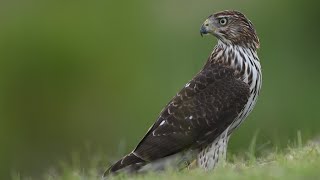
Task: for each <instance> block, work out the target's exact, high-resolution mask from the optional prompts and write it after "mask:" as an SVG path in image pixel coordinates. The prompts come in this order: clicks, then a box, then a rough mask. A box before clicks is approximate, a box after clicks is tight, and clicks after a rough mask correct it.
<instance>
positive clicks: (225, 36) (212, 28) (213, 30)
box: [200, 10, 260, 49]
mask: <svg viewBox="0 0 320 180" xmlns="http://www.w3.org/2000/svg"><path fill="white" fill-rule="evenodd" d="M200 34H201V36H202V35H203V34H212V35H214V36H216V37H217V38H218V39H219V40H220V41H222V42H223V43H225V44H231V45H244V46H251V47H254V48H256V49H258V48H259V45H260V43H259V39H258V36H257V34H256V31H255V29H254V27H253V24H252V23H251V22H250V20H249V19H247V18H246V17H245V16H244V15H243V14H242V13H240V12H238V11H229V10H226V11H222V12H218V13H215V14H212V15H210V16H209V17H208V19H206V20H205V21H204V23H203V24H202V26H201V28H200Z"/></svg>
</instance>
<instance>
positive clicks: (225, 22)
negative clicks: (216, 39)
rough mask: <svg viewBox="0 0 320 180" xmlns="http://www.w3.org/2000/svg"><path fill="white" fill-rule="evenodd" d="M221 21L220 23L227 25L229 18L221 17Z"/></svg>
mask: <svg viewBox="0 0 320 180" xmlns="http://www.w3.org/2000/svg"><path fill="white" fill-rule="evenodd" d="M219 23H220V24H221V25H222V26H224V25H226V24H227V23H228V20H227V19H226V18H221V19H220V20H219Z"/></svg>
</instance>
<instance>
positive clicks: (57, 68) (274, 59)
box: [0, 0, 320, 176]
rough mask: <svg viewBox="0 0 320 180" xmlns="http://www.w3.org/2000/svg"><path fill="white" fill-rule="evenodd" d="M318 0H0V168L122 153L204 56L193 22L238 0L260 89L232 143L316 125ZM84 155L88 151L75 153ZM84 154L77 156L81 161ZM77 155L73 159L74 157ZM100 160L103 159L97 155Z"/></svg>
mask: <svg viewBox="0 0 320 180" xmlns="http://www.w3.org/2000/svg"><path fill="white" fill-rule="evenodd" d="M319 5H320V3H319V2H317V1H310V2H309V1H304V0H282V1H278V0H268V1H263V0H241V1H239V0H228V1H226V0H199V1H194V0H161V1H150V0H140V1H139V0H138V1H116V0H93V1H84V0H78V1H73V0H70V1H53V0H52V1H48V0H46V1H40V0H29V1H23V0H1V1H0V170H1V174H8V173H10V172H12V171H14V172H20V173H21V175H22V176H36V175H37V174H39V173H42V172H43V171H45V170H46V169H47V168H49V167H50V166H54V165H55V164H57V162H59V161H68V160H70V159H72V157H73V155H72V154H73V153H74V152H77V153H78V155H77V156H79V158H80V159H81V158H82V156H86V157H85V158H84V159H86V160H90V159H91V157H94V154H95V153H96V152H100V153H102V154H105V155H106V156H107V157H110V159H113V158H116V157H119V156H120V155H121V154H123V153H125V152H128V151H129V150H131V149H132V148H134V146H135V145H136V143H137V142H138V141H139V139H140V138H141V137H142V136H143V135H144V133H145V132H146V131H147V129H148V128H149V126H151V124H152V123H153V121H154V120H155V119H156V117H157V116H158V114H159V112H160V110H161V109H162V108H163V107H164V105H165V104H166V103H167V102H168V101H169V100H170V99H171V98H172V97H173V96H174V95H175V93H176V92H177V91H178V90H179V89H180V88H182V87H183V86H184V84H185V83H186V82H188V80H189V79H191V78H192V77H193V75H194V74H195V73H197V72H198V71H199V69H200V68H201V67H202V65H203V64H204V63H205V61H206V58H207V56H208V55H209V53H210V52H211V50H212V48H213V46H214V44H215V43H216V40H215V39H214V38H213V37H205V38H201V37H200V35H199V27H200V25H201V24H202V22H203V21H204V20H205V18H206V17H207V16H208V15H210V14H211V13H213V12H217V11H220V10H224V9H237V10H240V11H242V12H243V13H245V14H246V15H247V16H248V17H249V18H250V19H251V20H252V22H253V23H254V25H255V27H256V30H257V32H258V35H259V37H260V41H261V49H260V50H259V56H260V59H261V63H262V67H263V89H262V93H261V96H260V98H259V101H258V104H257V106H256V108H255V110H254V111H253V113H252V114H251V115H250V117H249V118H248V120H247V121H246V122H245V123H244V124H243V125H242V127H241V128H240V129H239V130H238V131H237V132H236V133H234V135H233V137H232V139H231V142H230V153H236V154H237V153H239V152H245V151H247V150H248V146H249V144H250V142H251V140H252V137H253V136H254V135H255V134H257V132H259V133H258V136H257V145H258V146H259V145H265V144H267V145H268V147H275V146H276V147H279V148H284V147H286V146H287V145H288V143H290V141H291V142H292V141H294V140H295V139H296V136H297V132H298V131H301V134H302V137H303V140H304V142H306V141H307V140H310V139H313V138H315V137H317V135H319V132H320V113H319V107H320V97H319V92H320V84H319V75H320V71H319V66H320V59H319V51H320V49H319V47H320V46H319V41H320V35H319V32H320V21H319V19H318V18H319V9H318V7H319ZM83 154H85V155H83ZM86 160H83V161H82V163H83V164H86ZM79 161H80V160H79ZM107 163H108V161H107V159H106V165H107Z"/></svg>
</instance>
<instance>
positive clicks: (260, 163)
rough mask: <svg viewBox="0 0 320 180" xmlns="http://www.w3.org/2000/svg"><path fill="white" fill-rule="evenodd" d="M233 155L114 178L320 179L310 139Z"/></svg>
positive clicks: (68, 175) (67, 171)
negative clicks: (212, 163)
mask: <svg viewBox="0 0 320 180" xmlns="http://www.w3.org/2000/svg"><path fill="white" fill-rule="evenodd" d="M251 150H252V149H251ZM251 150H250V151H251ZM229 157H230V156H229ZM230 159H231V160H229V161H228V162H227V163H226V164H225V165H223V166H219V167H217V168H216V169H215V170H214V171H211V172H207V173H206V172H203V171H202V170H200V169H195V170H184V171H180V172H164V173H160V174H159V173H152V172H151V173H150V174H145V175H139V176H126V175H119V176H117V177H113V178H110V179H131V180H149V179H151V180H153V179H155V180H157V179H159V180H160V179H169V180H176V179H177V180H178V179H183V180H185V179H186V180H188V179H190V180H191V179H196V180H202V179H203V180H206V179H208V180H209V179H215V180H217V179H223V180H228V179H244V180H247V179H257V180H261V179H268V180H269V179H281V180H282V179H290V180H294V179H320V144H318V143H309V144H308V145H306V146H303V147H302V145H301V141H300V140H299V138H298V140H297V144H296V145H295V148H287V149H286V150H284V151H282V152H277V150H274V151H273V152H269V153H268V154H267V155H264V156H261V157H259V158H253V155H252V154H251V155H248V154H247V155H244V156H243V157H237V156H235V157H232V158H230ZM93 164H94V165H93V166H97V163H93ZM99 174H101V172H100V171H99V170H98V168H95V167H94V168H89V169H80V168H79V167H76V166H67V165H63V171H62V172H61V173H56V172H54V171H48V172H47V173H45V174H44V175H43V176H42V178H41V179H48V180H51V179H52V180H56V179H61V180H87V179H89V180H91V179H92V180H95V179H101V177H100V176H99ZM12 178H13V179H14V180H20V179H32V178H24V177H20V176H19V174H17V173H16V174H14V175H13V176H12Z"/></svg>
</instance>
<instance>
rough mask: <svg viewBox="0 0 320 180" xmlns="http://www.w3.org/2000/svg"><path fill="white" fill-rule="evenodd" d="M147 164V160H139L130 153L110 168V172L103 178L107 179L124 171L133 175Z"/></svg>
mask: <svg viewBox="0 0 320 180" xmlns="http://www.w3.org/2000/svg"><path fill="white" fill-rule="evenodd" d="M145 164H146V161H145V160H143V159H141V158H139V157H138V156H136V155H134V154H133V153H130V154H128V155H126V156H124V157H123V158H121V159H120V160H119V161H117V162H116V163H114V164H113V165H112V166H111V167H109V168H108V170H107V171H106V172H105V173H104V174H103V176H104V177H106V176H109V175H112V174H116V173H118V172H122V171H124V172H127V173H132V172H135V171H137V170H139V169H140V168H141V167H142V166H143V165H145Z"/></svg>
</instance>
